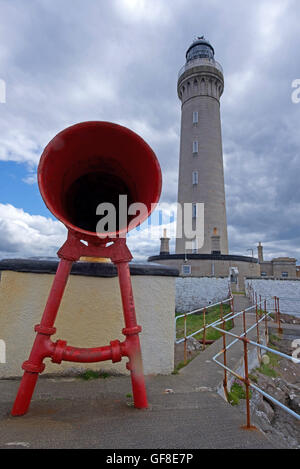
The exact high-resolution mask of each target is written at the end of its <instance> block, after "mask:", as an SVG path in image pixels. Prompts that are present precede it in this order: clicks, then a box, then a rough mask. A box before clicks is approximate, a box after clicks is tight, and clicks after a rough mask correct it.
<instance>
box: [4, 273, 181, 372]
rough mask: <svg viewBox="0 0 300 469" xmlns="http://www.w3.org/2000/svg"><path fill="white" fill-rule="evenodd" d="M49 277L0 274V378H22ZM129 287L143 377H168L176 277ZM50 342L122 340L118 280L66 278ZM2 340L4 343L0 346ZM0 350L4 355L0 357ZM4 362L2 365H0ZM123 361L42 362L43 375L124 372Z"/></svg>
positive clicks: (139, 279)
mask: <svg viewBox="0 0 300 469" xmlns="http://www.w3.org/2000/svg"><path fill="white" fill-rule="evenodd" d="M53 279H54V275H52V274H37V273H23V272H22V273H21V272H11V271H4V272H2V275H1V282H0V339H1V340H2V342H1V343H2V349H1V350H2V352H1V350H0V378H8V377H14V376H21V375H22V374H23V370H22V369H21V365H22V363H23V362H24V361H25V360H27V359H28V356H29V353H30V350H31V347H32V344H33V341H34V338H35V335H36V334H35V332H34V326H35V324H38V323H39V322H40V319H41V316H42V313H43V309H44V306H45V304H46V300H47V297H48V293H49V290H50V288H51V284H52V281H53ZM131 279H132V287H133V294H134V300H135V306H136V315H137V321H138V324H139V325H141V326H142V332H141V334H140V339H141V348H142V356H143V364H144V372H145V374H146V375H147V374H170V373H171V372H172V371H173V369H174V308H175V278H174V277H166V276H164V277H161V276H150V275H145V276H143V275H137V276H132V277H131ZM55 326H56V328H57V333H56V334H55V335H53V336H52V340H53V341H56V340H57V339H63V340H66V341H67V342H68V345H72V346H77V347H99V346H103V345H109V342H110V341H111V340H115V339H119V340H120V341H123V340H124V339H125V337H124V336H123V335H122V332H121V331H122V328H123V327H124V320H123V312H122V305H121V297H120V290H119V284H118V279H117V278H116V277H114V278H102V277H87V276H80V275H71V276H70V277H69V280H68V284H67V288H66V291H65V294H64V296H63V300H62V303H61V306H60V308H59V312H58V315H57V320H56V323H55ZM3 341H4V342H5V343H3ZM4 346H6V357H5V359H4ZM4 361H5V363H4ZM126 362H127V358H123V360H122V361H121V362H119V363H112V362H111V361H105V362H101V363H87V364H83V363H70V362H62V363H61V364H60V365H57V364H55V363H52V362H51V361H50V360H49V358H47V359H46V360H45V364H46V369H45V372H44V373H50V374H51V373H55V374H57V373H58V374H59V373H65V374H67V373H69V372H73V371H74V372H78V371H84V370H85V369H87V368H89V369H95V370H103V371H109V372H114V373H121V374H128V370H127V369H126V366H125V365H126Z"/></svg>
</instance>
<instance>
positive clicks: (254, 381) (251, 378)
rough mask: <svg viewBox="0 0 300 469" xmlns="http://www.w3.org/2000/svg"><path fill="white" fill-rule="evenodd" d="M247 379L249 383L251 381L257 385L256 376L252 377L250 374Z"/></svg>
mask: <svg viewBox="0 0 300 469" xmlns="http://www.w3.org/2000/svg"><path fill="white" fill-rule="evenodd" d="M249 379H250V381H253V383H255V384H257V383H258V379H257V376H255V375H253V374H252V373H250V374H249Z"/></svg>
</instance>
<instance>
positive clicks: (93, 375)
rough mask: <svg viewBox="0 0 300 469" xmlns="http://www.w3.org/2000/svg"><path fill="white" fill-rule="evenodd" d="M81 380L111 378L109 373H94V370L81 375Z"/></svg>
mask: <svg viewBox="0 0 300 469" xmlns="http://www.w3.org/2000/svg"><path fill="white" fill-rule="evenodd" d="M79 377H80V378H81V379H84V380H85V381H88V380H90V379H99V378H102V379H106V378H109V374H108V373H100V372H99V371H94V370H86V371H85V372H84V373H81V374H80V375H79Z"/></svg>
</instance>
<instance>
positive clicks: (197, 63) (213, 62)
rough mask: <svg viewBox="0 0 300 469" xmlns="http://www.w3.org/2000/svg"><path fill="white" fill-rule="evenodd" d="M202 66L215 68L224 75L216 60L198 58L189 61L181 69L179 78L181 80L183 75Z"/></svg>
mask: <svg viewBox="0 0 300 469" xmlns="http://www.w3.org/2000/svg"><path fill="white" fill-rule="evenodd" d="M200 66H211V67H215V68H216V69H217V70H219V72H221V73H222V74H223V68H222V66H221V65H220V64H219V62H217V61H216V60H215V59H210V58H206V57H198V58H196V59H194V60H189V61H188V62H187V63H186V64H185V65H184V66H183V67H181V69H180V70H179V72H178V78H180V77H181V75H183V74H184V73H185V72H186V71H187V70H189V69H191V68H194V67H200Z"/></svg>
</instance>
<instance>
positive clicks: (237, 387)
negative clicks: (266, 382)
mask: <svg viewBox="0 0 300 469" xmlns="http://www.w3.org/2000/svg"><path fill="white" fill-rule="evenodd" d="M241 399H246V391H245V387H244V386H243V385H241V384H240V383H238V382H236V381H235V382H234V383H233V385H232V386H231V389H230V391H229V392H228V401H229V403H230V404H231V405H238V404H239V403H240V400H241ZM250 399H251V389H250Z"/></svg>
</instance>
